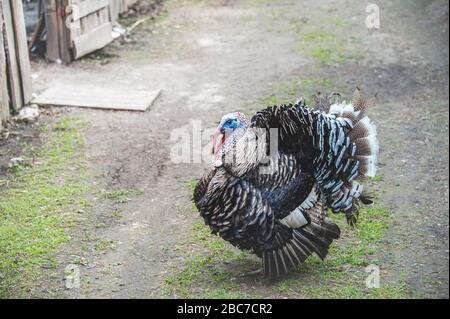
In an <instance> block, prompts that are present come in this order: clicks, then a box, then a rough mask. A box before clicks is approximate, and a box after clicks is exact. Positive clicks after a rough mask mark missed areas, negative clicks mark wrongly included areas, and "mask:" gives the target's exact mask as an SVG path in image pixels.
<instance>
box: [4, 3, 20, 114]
mask: <svg viewBox="0 0 450 319" xmlns="http://www.w3.org/2000/svg"><path fill="white" fill-rule="evenodd" d="M2 4H3V19H4V23H5V31H6V32H5V33H6V38H5V39H4V45H5V47H6V61H7V63H6V64H7V70H8V79H9V81H7V82H8V84H9V89H10V99H11V105H12V107H13V108H14V109H15V110H18V109H19V108H21V107H22V106H23V104H24V103H23V102H24V101H23V97H22V85H21V80H20V78H21V75H20V69H19V63H18V61H17V58H16V57H17V51H16V44H15V35H14V21H13V18H12V10H11V5H10V2H9V0H2Z"/></svg>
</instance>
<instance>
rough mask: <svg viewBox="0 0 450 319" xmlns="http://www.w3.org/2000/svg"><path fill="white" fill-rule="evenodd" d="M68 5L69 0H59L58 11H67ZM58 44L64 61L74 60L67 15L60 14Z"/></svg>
mask: <svg viewBox="0 0 450 319" xmlns="http://www.w3.org/2000/svg"><path fill="white" fill-rule="evenodd" d="M67 6H68V0H57V3H56V8H57V11H58V12H66V9H67ZM57 22H58V39H59V41H58V44H59V56H60V57H61V60H62V61H63V62H64V63H70V62H72V54H71V51H70V46H71V41H70V31H69V29H68V27H67V25H68V24H67V21H66V18H65V17H62V16H58V19H57Z"/></svg>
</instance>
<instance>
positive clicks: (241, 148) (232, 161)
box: [224, 128, 267, 177]
mask: <svg viewBox="0 0 450 319" xmlns="http://www.w3.org/2000/svg"><path fill="white" fill-rule="evenodd" d="M264 132H265V130H263V129H255V128H249V129H247V130H246V132H245V134H244V135H243V136H242V137H241V138H240V139H239V140H238V141H237V143H236V145H235V147H234V148H233V150H232V151H231V152H228V153H227V154H225V159H224V166H225V168H226V169H227V170H228V171H230V172H231V173H232V174H233V175H235V176H237V177H241V176H244V175H245V174H247V173H248V172H250V171H251V170H253V169H255V168H257V167H258V166H259V164H260V163H261V161H262V159H263V158H264V156H266V149H267V143H266V136H265V134H263V133H264Z"/></svg>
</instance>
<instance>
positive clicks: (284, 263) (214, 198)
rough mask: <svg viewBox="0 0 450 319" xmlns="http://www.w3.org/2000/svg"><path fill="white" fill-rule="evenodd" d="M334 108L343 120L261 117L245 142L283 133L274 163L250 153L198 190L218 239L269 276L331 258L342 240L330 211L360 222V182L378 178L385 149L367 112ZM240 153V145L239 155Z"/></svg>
mask: <svg viewBox="0 0 450 319" xmlns="http://www.w3.org/2000/svg"><path fill="white" fill-rule="evenodd" d="M360 103H362V102H360ZM355 104H356V103H355ZM334 108H335V112H337V111H339V112H341V114H339V115H340V116H339V115H336V114H334V115H333V114H331V115H330V114H326V113H324V112H319V111H313V110H311V109H307V108H306V107H305V106H304V105H302V104H297V105H289V106H282V107H279V108H277V107H274V108H268V109H265V110H263V111H261V112H258V113H257V114H256V115H255V116H254V117H253V119H252V121H251V124H250V127H249V128H248V129H247V131H246V136H245V138H242V139H240V141H241V144H242V145H244V143H248V140H247V141H246V138H247V139H248V137H250V140H257V141H259V143H261V141H262V140H263V138H262V137H261V136H260V135H258V132H259V133H260V132H261V130H262V131H265V132H269V129H270V128H275V129H278V130H279V139H278V144H279V145H278V152H277V153H276V154H274V155H272V156H271V157H270V160H269V163H268V164H264V163H263V162H262V160H261V159H262V153H261V152H260V153H259V155H258V152H253V153H252V152H250V155H248V154H247V155H246V156H247V157H245V156H242V158H241V159H240V160H239V159H238V160H237V163H236V162H233V163H223V164H221V165H217V167H214V168H213V169H211V170H210V171H209V172H208V173H207V174H205V175H204V176H203V177H202V179H201V180H200V181H199V182H198V184H197V186H196V189H195V192H194V201H195V204H196V206H197V208H198V209H199V211H200V214H201V216H202V217H203V218H204V220H205V223H206V224H207V225H209V227H210V228H211V230H212V232H213V233H215V234H218V235H219V236H221V237H222V238H223V239H225V240H227V241H228V242H230V243H231V244H232V245H234V246H236V247H238V248H240V249H244V250H251V251H253V252H254V253H255V254H256V255H258V256H259V257H261V258H262V259H263V270H264V274H265V275H266V276H269V277H272V278H275V277H278V276H279V275H281V274H283V273H286V272H288V271H289V270H290V269H292V268H294V267H296V266H297V265H298V264H300V263H302V262H304V261H305V260H306V258H308V256H310V255H311V254H312V253H313V252H315V253H317V254H318V255H319V256H320V257H321V258H322V259H323V258H325V256H326V254H327V252H328V247H329V245H330V244H331V242H332V240H333V239H337V238H339V235H340V230H339V228H338V227H337V226H336V225H335V224H334V223H332V222H330V221H329V220H328V219H327V218H326V210H327V208H328V207H330V208H332V210H333V211H335V212H344V213H345V214H346V215H347V218H348V220H349V221H350V222H352V221H354V214H355V207H356V206H355V205H356V201H357V199H358V197H360V195H361V191H362V187H361V186H360V185H359V184H358V183H357V182H355V181H354V179H355V178H357V177H358V176H362V175H364V174H366V175H369V174H372V173H374V171H373V170H374V168H373V167H372V166H373V165H375V163H374V158H373V157H372V156H374V152H375V153H376V148H377V147H376V145H374V144H373V143H374V142H373V139H374V137H373V136H372V135H373V134H374V131H373V129H371V125H372V124H371V122H370V121H367V120H366V117H365V116H364V114H363V111H364V110H363V109H357V108H356V107H354V109H352V110H350V109H348V108H349V107H348V106H345V105H343V106H342V107H340V108H339V107H334ZM346 108H347V109H346ZM361 108H362V107H361ZM332 109H333V106H331V111H332ZM345 111H348V112H347V113H344V112H345ZM350 111H351V112H350ZM361 121H365V122H362V123H360V122H361ZM363 124H364V125H363ZM358 125H359V126H360V128H358ZM258 138H259V140H258ZM264 141H265V142H267V141H268V138H267V136H265V137H264ZM375 141H376V140H375ZM258 145H259V146H260V148H261V144H258V142H257V145H256V146H258ZM240 151H242V149H241V148H240V145H239V142H237V144H236V145H234V148H233V152H236V153H237V155H239V152H240ZM265 151H266V148H265V146H264V152H263V153H264V155H265ZM252 154H253V155H252ZM249 156H250V157H251V158H248V157H249ZM252 156H253V157H252ZM236 157H239V156H236ZM243 159H245V160H247V161H248V162H245V163H244V162H243ZM268 167H270V168H271V170H270V171H269V172H268V171H267V170H262V168H266V169H267V168H268Z"/></svg>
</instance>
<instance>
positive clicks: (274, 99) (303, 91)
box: [256, 79, 335, 108]
mask: <svg viewBox="0 0 450 319" xmlns="http://www.w3.org/2000/svg"><path fill="white" fill-rule="evenodd" d="M333 89H335V84H334V83H333V82H332V81H331V80H329V79H299V80H291V81H286V82H283V83H282V84H281V85H280V86H279V87H278V88H277V89H276V90H275V91H276V93H275V94H271V95H268V96H264V97H260V98H259V99H258V100H257V101H256V104H257V106H258V107H259V108H260V107H265V106H273V105H282V104H289V103H295V102H296V101H297V99H299V98H300V97H303V98H304V99H305V101H306V104H307V105H311V104H312V95H313V94H315V93H317V92H331V91H333Z"/></svg>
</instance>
